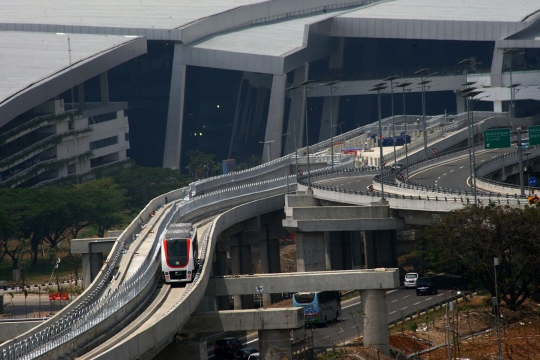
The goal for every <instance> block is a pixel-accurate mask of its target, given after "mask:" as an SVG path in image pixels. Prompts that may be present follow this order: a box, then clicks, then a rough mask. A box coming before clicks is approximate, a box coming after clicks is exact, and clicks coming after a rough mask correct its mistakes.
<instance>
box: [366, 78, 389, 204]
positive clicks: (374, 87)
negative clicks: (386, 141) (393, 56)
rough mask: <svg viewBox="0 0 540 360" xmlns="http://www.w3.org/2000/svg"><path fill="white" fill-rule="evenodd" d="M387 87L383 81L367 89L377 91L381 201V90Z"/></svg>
mask: <svg viewBox="0 0 540 360" xmlns="http://www.w3.org/2000/svg"><path fill="white" fill-rule="evenodd" d="M387 87H388V85H386V84H385V83H378V84H375V85H374V86H373V88H371V89H369V91H376V92H377V104H378V110H379V156H380V160H379V165H380V168H381V203H384V201H385V199H384V171H383V150H382V148H383V133H382V125H381V90H384V89H386V88H387Z"/></svg>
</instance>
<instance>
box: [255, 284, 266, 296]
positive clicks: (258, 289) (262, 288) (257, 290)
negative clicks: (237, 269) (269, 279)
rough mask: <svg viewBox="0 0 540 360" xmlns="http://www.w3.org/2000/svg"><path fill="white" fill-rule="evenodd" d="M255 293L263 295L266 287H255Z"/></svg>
mask: <svg viewBox="0 0 540 360" xmlns="http://www.w3.org/2000/svg"><path fill="white" fill-rule="evenodd" d="M255 291H256V292H258V293H259V294H260V293H262V292H263V291H264V286H263V285H255Z"/></svg>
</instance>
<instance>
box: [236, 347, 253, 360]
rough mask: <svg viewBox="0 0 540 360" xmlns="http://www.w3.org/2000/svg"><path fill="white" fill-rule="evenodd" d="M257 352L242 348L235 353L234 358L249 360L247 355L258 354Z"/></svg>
mask: <svg viewBox="0 0 540 360" xmlns="http://www.w3.org/2000/svg"><path fill="white" fill-rule="evenodd" d="M258 352H259V350H257V349H254V348H243V349H240V350H238V351H237V352H236V358H237V359H238V360H247V359H248V358H249V355H251V354H255V353H258Z"/></svg>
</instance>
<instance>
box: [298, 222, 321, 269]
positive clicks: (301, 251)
mask: <svg viewBox="0 0 540 360" xmlns="http://www.w3.org/2000/svg"><path fill="white" fill-rule="evenodd" d="M325 245H326V242H325V239H324V232H322V231H321V232H301V231H298V232H296V269H297V271H298V272H305V271H324V270H326V256H325V254H326V246H325Z"/></svg>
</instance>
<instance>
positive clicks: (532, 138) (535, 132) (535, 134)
mask: <svg viewBox="0 0 540 360" xmlns="http://www.w3.org/2000/svg"><path fill="white" fill-rule="evenodd" d="M529 145H531V146H532V145H540V126H529Z"/></svg>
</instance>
